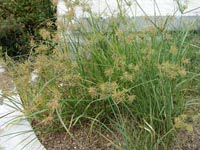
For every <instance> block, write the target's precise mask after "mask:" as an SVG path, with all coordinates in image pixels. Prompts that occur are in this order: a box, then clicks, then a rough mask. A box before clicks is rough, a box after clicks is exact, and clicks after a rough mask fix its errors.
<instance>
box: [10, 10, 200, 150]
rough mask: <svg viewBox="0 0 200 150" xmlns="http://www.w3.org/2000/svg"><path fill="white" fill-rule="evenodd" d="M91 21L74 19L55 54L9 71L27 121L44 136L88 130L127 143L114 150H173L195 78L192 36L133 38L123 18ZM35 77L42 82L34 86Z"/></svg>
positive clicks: (159, 33)
mask: <svg viewBox="0 0 200 150" xmlns="http://www.w3.org/2000/svg"><path fill="white" fill-rule="evenodd" d="M89 14H90V15H89V18H88V19H83V20H81V21H80V20H76V18H75V16H73V13H70V12H69V15H67V19H68V22H69V23H68V24H67V25H66V26H67V29H68V30H69V29H70V32H71V34H69V35H67V36H65V42H64V44H63V43H62V44H61V45H60V46H61V47H57V48H56V49H54V53H53V54H51V55H46V53H45V51H46V50H47V49H46V48H44V47H42V48H41V49H40V50H39V51H38V53H39V54H38V55H37V56H30V57H29V59H28V60H26V61H25V62H23V63H15V64H14V66H13V67H10V70H11V72H13V77H14V79H15V84H16V87H17V90H18V92H19V94H20V97H21V99H22V101H23V106H24V113H25V114H26V115H27V117H28V118H29V119H30V120H31V121H32V122H34V124H35V127H38V130H39V131H43V133H46V132H49V131H53V132H55V131H58V130H64V129H65V130H67V132H68V133H69V129H70V128H71V127H72V126H79V125H82V124H85V123H87V124H88V122H89V123H90V126H91V128H93V125H94V124H95V125H98V126H100V127H102V128H103V129H104V130H103V131H107V132H109V133H110V134H112V137H113V139H111V140H112V141H113V143H118V142H117V141H120V140H121V139H122V140H121V141H120V145H118V144H114V145H115V146H116V148H121V149H167V148H168V146H169V138H170V137H171V136H172V135H173V134H172V133H173V130H174V128H173V120H174V118H175V117H176V116H177V115H179V114H180V113H181V111H182V110H183V109H184V104H185V99H184V96H185V95H186V93H187V92H186V91H187V89H188V88H189V86H190V85H191V84H189V83H190V82H189V81H191V80H193V79H194V78H195V76H196V75H197V73H195V69H193V68H191V66H192V65H190V63H191V62H190V60H191V59H192V58H191V55H192V53H193V50H191V49H190V51H189V46H190V41H189V40H188V39H187V38H186V37H187V35H188V31H179V32H175V33H173V32H167V31H165V30H163V29H162V30H160V29H159V28H158V27H155V28H154V27H151V29H148V31H146V32H137V31H135V29H132V30H130V31H129V30H126V26H130V24H129V23H128V22H127V20H128V19H127V18H126V17H125V16H124V15H122V14H119V16H117V17H116V16H115V17H111V18H110V20H109V21H107V24H106V26H105V24H104V23H102V22H103V21H102V20H100V18H99V17H96V16H94V15H93V14H92V13H89ZM72 19H73V20H75V23H73V24H70V21H71V20H72ZM82 21H83V22H82ZM104 21H105V20H104ZM136 21H137V20H136ZM88 29H90V30H89V31H88ZM64 31H66V30H64ZM64 31H63V32H64ZM62 42H63V39H62ZM197 49H199V47H197ZM33 73H34V74H37V78H36V80H34V81H31V82H30V79H31V74H33Z"/></svg>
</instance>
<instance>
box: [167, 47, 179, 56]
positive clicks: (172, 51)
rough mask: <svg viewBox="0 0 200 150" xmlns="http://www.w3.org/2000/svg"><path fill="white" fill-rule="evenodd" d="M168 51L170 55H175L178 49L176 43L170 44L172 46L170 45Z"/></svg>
mask: <svg viewBox="0 0 200 150" xmlns="http://www.w3.org/2000/svg"><path fill="white" fill-rule="evenodd" d="M169 52H170V53H171V54H172V55H177V53H178V49H177V47H176V45H172V46H171V47H170V50H169Z"/></svg>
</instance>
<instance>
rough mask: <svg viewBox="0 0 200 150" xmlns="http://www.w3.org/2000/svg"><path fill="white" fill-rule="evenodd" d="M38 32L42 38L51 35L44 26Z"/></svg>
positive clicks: (47, 37)
mask: <svg viewBox="0 0 200 150" xmlns="http://www.w3.org/2000/svg"><path fill="white" fill-rule="evenodd" d="M39 33H40V36H41V37H42V38H43V39H50V37H51V34H50V32H49V31H47V30H46V29H45V28H42V29H40V30H39Z"/></svg>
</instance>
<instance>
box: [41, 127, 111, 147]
mask: <svg viewBox="0 0 200 150" xmlns="http://www.w3.org/2000/svg"><path fill="white" fill-rule="evenodd" d="M72 134H73V136H74V138H72V137H70V136H69V134H67V133H66V132H57V133H52V134H49V135H48V136H47V137H46V138H44V139H43V140H41V141H42V144H44V146H45V148H46V149H47V150H114V149H115V148H114V147H113V146H112V144H110V143H109V142H108V141H107V140H105V138H103V137H101V136H100V135H99V134H98V133H94V132H93V133H90V132H89V129H87V128H79V129H75V130H73V131H72ZM107 138H109V136H108V135H107Z"/></svg>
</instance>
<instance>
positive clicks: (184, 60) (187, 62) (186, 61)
mask: <svg viewBox="0 0 200 150" xmlns="http://www.w3.org/2000/svg"><path fill="white" fill-rule="evenodd" d="M181 62H182V64H189V63H190V59H188V58H185V59H182V61H181Z"/></svg>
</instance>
